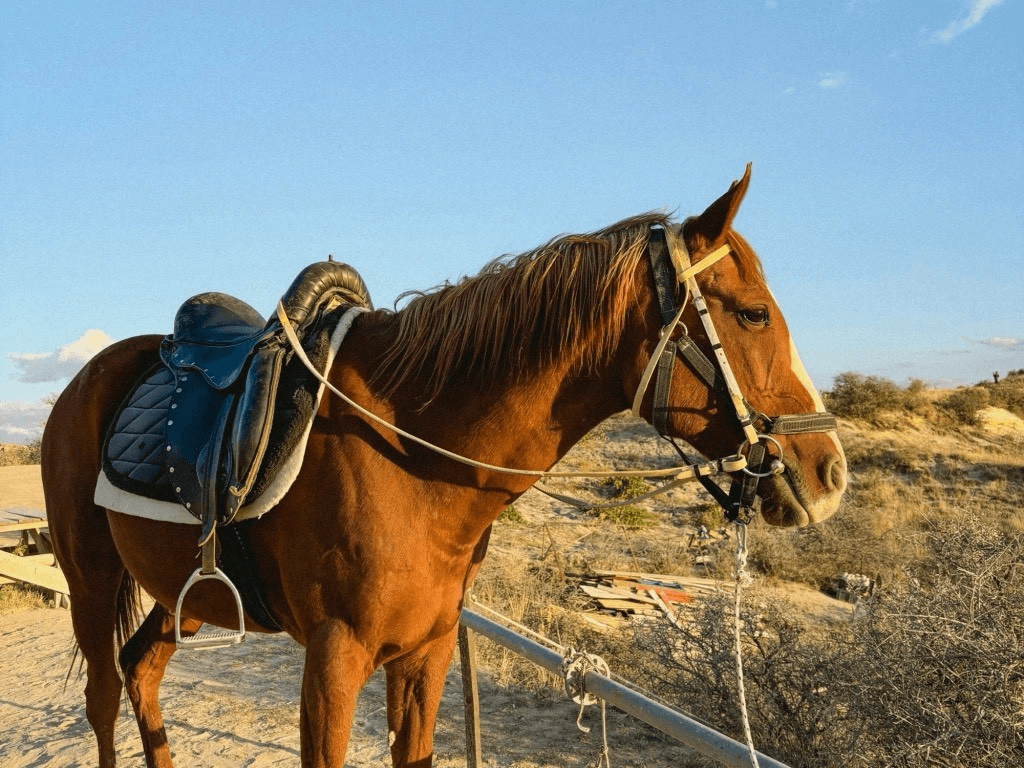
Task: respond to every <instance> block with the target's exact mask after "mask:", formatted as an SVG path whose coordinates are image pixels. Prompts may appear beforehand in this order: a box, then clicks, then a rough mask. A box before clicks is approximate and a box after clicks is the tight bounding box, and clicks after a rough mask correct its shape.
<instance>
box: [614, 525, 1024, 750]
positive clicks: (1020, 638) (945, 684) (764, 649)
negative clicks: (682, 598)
mask: <svg viewBox="0 0 1024 768" xmlns="http://www.w3.org/2000/svg"><path fill="white" fill-rule="evenodd" d="M928 544H929V546H930V547H931V549H932V550H933V552H934V554H935V560H934V565H933V566H929V567H927V568H920V569H917V570H916V571H915V573H916V575H917V578H902V579H898V580H896V581H894V582H891V583H887V585H886V587H885V588H884V589H883V590H881V591H879V592H876V595H875V597H873V598H872V599H871V600H870V601H869V602H865V603H861V604H860V605H859V606H858V616H859V618H858V619H856V620H855V621H854V622H853V623H851V624H850V625H847V626H834V627H833V628H832V629H831V630H830V631H828V632H826V633H820V632H813V631H811V630H809V629H808V628H807V626H806V624H804V623H803V622H800V621H796V620H794V619H793V616H794V615H795V614H796V610H795V609H794V608H793V606H791V605H790V604H788V603H787V602H786V601H785V600H778V599H769V598H765V597H763V596H761V595H759V594H758V592H757V591H756V589H751V590H748V592H747V593H746V594H745V596H744V601H743V608H742V611H741V628H742V635H743V653H744V658H743V663H744V686H745V690H746V696H747V702H748V709H749V713H750V718H751V727H752V730H753V734H754V741H755V744H756V745H757V746H758V748H759V749H760V750H761V751H763V752H766V753H768V754H771V755H773V756H775V757H777V758H779V759H781V760H783V761H785V762H787V763H788V764H790V765H792V766H794V768H800V767H801V766H808V767H810V766H816V767H817V768H831V767H832V766H836V767H838V766H858V768H859V767H861V766H864V767H866V766H877V765H884V766H900V767H901V768H925V767H926V766H935V765H950V766H951V765H964V766H967V765H970V766H972V767H973V768H997V767H998V768H1002V767H1003V766H1006V765H1021V764H1024V739H1022V736H1021V734H1022V733H1024V710H1022V708H1021V701H1022V700H1024V616H1022V615H1021V612H1020V609H1019V606H1020V601H1021V598H1022V597H1024V559H1022V556H1024V536H1017V537H1016V538H1013V539H1010V540H1009V542H1008V540H1007V539H1006V538H1005V536H1004V535H1003V534H1002V533H1000V531H999V530H998V528H996V527H994V526H991V525H987V524H986V523H985V522H983V521H981V520H979V519H977V518H976V517H974V516H973V514H972V513H964V514H961V515H960V516H956V517H950V518H944V519H940V520H936V521H934V522H933V524H932V525H931V528H930V530H929V532H928ZM731 601H732V597H731V596H730V595H720V596H712V597H709V598H707V599H702V600H701V601H700V602H697V603H693V604H691V605H690V606H689V607H688V609H687V611H686V620H687V621H686V623H685V624H684V625H683V626H682V627H680V628H675V627H671V626H668V625H666V624H652V625H645V626H642V627H639V628H638V629H637V630H636V636H635V644H636V646H637V648H638V649H639V650H640V651H642V653H641V654H639V655H638V656H637V658H638V659H640V662H637V663H634V664H632V665H631V672H632V673H633V676H634V678H635V679H636V681H637V682H638V683H639V684H640V685H641V686H643V687H644V688H646V689H648V690H651V691H653V692H655V693H656V694H657V695H659V696H662V697H664V698H666V699H667V700H669V701H670V702H673V703H674V704H675V705H676V706H678V707H680V708H682V709H684V710H686V709H688V708H693V709H698V708H699V709H698V713H699V715H700V717H701V718H702V719H703V720H705V721H707V722H709V723H710V724H712V725H713V726H714V727H716V728H719V729H721V730H723V731H725V732H727V733H729V734H730V735H732V736H733V737H734V738H738V739H739V738H741V736H740V720H739V711H738V705H737V701H738V693H737V684H736V675H735V662H734V659H733V656H732V647H733V632H734V621H735V620H734V616H733V613H732V605H731Z"/></svg>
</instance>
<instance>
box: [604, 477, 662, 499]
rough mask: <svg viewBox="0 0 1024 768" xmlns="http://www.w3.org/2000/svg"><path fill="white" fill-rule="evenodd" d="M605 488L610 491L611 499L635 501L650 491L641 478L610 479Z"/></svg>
mask: <svg viewBox="0 0 1024 768" xmlns="http://www.w3.org/2000/svg"><path fill="white" fill-rule="evenodd" d="M605 486H606V487H607V488H608V489H609V490H610V491H611V496H612V498H613V499H635V498H636V497H637V496H643V495H644V494H645V493H647V492H648V491H650V490H651V486H650V485H648V484H647V483H646V482H645V481H644V479H643V478H641V477H610V478H608V480H606V481H605Z"/></svg>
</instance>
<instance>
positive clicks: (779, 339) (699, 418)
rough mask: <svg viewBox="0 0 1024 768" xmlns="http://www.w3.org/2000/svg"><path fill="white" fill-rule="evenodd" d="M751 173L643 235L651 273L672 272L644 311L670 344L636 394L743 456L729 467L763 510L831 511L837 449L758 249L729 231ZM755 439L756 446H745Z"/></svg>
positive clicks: (785, 520)
mask: <svg viewBox="0 0 1024 768" xmlns="http://www.w3.org/2000/svg"><path fill="white" fill-rule="evenodd" d="M749 179H750V167H749V166H748V167H747V170H746V173H745V174H744V176H743V178H742V179H741V180H740V181H738V182H734V183H733V185H732V186H731V188H730V189H729V191H728V192H726V194H724V195H723V196H722V197H721V198H719V199H718V200H716V201H715V202H714V203H712V204H711V206H709V207H708V209H707V210H706V211H704V213H702V214H701V215H700V216H697V217H695V218H692V219H689V220H687V221H686V222H685V223H684V225H683V226H682V227H680V228H675V229H673V228H669V229H667V230H666V232H665V235H664V237H661V238H660V242H664V243H665V245H664V246H660V247H659V240H658V238H656V237H655V236H653V235H652V243H651V248H652V260H653V272H654V275H655V282H656V284H657V283H658V281H659V276H658V272H659V263H658V259H659V258H661V259H663V261H662V263H661V264H660V267H661V270H660V271H661V272H662V273H663V274H662V276H661V278H660V279H661V282H662V283H664V282H665V277H664V275H665V274H669V275H671V274H672V273H674V275H675V279H671V278H670V280H671V282H670V284H669V288H667V289H666V288H665V287H663V286H662V287H660V288H659V289H658V292H659V293H660V299H661V300H660V304H661V307H660V308H659V306H658V304H659V302H658V301H655V302H654V304H655V307H654V309H653V310H651V311H652V312H654V313H658V314H659V315H660V318H659V322H658V325H659V326H665V325H673V326H674V327H673V330H672V332H671V336H670V337H671V339H672V340H673V341H675V342H677V349H675V350H673V348H672V347H669V353H668V354H664V353H663V354H660V355H658V357H659V358H661V359H663V360H665V363H663V365H662V368H663V370H662V371H661V372H660V373H657V374H655V372H656V371H657V367H656V365H654V364H652V365H649V366H647V373H648V375H649V376H651V377H652V380H651V381H650V382H649V383H648V382H646V381H645V382H643V384H642V385H641V386H640V387H639V389H640V390H642V391H641V393H640V394H639V395H638V397H637V400H636V405H637V406H639V407H638V408H637V410H638V412H639V413H641V414H642V415H643V416H645V417H646V418H648V419H649V420H651V421H653V422H654V423H655V426H657V427H658V428H659V429H660V430H661V431H662V432H664V433H665V434H667V435H670V436H677V437H681V438H683V439H685V440H686V441H687V442H689V443H690V444H691V445H693V446H694V447H695V448H697V450H699V451H701V453H703V454H705V455H706V456H708V457H712V458H719V457H723V456H728V455H732V454H736V453H737V452H739V453H741V454H743V455H744V456H747V457H748V458H749V459H750V465H749V466H748V468H747V470H748V471H747V472H746V473H736V477H737V478H738V479H740V480H745V481H746V483H747V484H748V486H749V491H748V495H749V496H750V497H751V500H752V496H753V490H754V489H755V488H756V492H757V496H758V497H759V499H760V509H761V513H762V515H763V517H764V518H765V520H766V521H768V522H769V523H772V524H775V525H805V524H807V523H813V522H818V521H820V520H823V519H825V518H827V517H828V516H829V515H831V514H832V513H833V512H835V510H836V508H837V506H838V505H839V499H840V497H841V496H842V493H843V491H844V489H845V487H846V458H845V456H844V454H843V450H842V447H841V446H840V444H839V439H838V437H837V435H836V432H835V423H834V420H833V419H832V418H831V417H830V416H828V415H827V414H825V413H824V412H825V408H824V405H823V404H822V401H821V398H820V397H819V395H818V393H817V391H816V390H815V388H814V385H813V384H812V383H811V380H810V378H809V377H808V375H807V373H806V371H805V370H804V367H803V364H802V363H801V362H800V357H799V356H798V354H797V351H796V347H795V346H794V344H793V342H792V340H791V339H790V336H789V330H788V328H787V327H786V321H785V319H784V318H783V316H782V312H781V311H780V309H779V306H778V304H776V302H775V298H774V297H773V296H772V293H771V291H770V290H769V289H768V286H767V284H766V283H765V279H764V274H763V273H762V271H761V266H760V263H759V261H758V259H757V256H756V255H755V253H754V251H753V250H752V249H751V247H750V246H749V245H748V244H747V242H746V241H745V240H744V239H743V238H742V237H740V235H739V234H737V233H736V232H734V231H733V230H732V227H731V225H732V220H733V218H734V216H735V215H736V211H737V210H738V208H739V205H740V202H741V201H742V199H743V196H744V194H745V192H746V189H747V185H748V183H749ZM659 237H660V235H659ZM659 251H663V252H664V255H662V254H661V253H659ZM716 259H717V260H716ZM647 279H648V280H650V278H649V277H648V278H647ZM705 307H706V310H705ZM680 310H682V314H681V317H680V316H679V315H678V314H676V313H678V312H679V311H680ZM676 318H679V319H681V322H679V323H678V324H675V323H674V322H673V321H674V320H675V319H676ZM716 337H717V339H716ZM657 341H658V339H651V338H650V337H649V338H648V342H647V344H645V345H643V346H644V353H643V355H642V359H638V360H636V362H635V365H636V368H635V369H634V372H638V371H639V367H640V366H641V365H645V366H646V365H647V362H648V357H649V356H650V355H651V354H652V351H654V353H655V354H657V351H656V350H655V349H654V347H653V345H655V344H656V343H657ZM697 350H699V351H697ZM673 351H675V354H674V355H673ZM723 358H724V359H723ZM669 374H670V375H669ZM641 378H642V377H641ZM658 390H660V393H659V394H658V395H656V391H658ZM641 398H642V400H641ZM779 417H781V418H779ZM745 422H746V423H745ZM752 443H753V444H760V447H759V448H756V449H754V451H751V450H750V449H751V444H752ZM762 448H763V449H764V458H763V459H760V458H759V456H758V454H759V452H760V451H761V449H762ZM780 462H781V463H780ZM755 475H756V476H755ZM734 491H735V488H734Z"/></svg>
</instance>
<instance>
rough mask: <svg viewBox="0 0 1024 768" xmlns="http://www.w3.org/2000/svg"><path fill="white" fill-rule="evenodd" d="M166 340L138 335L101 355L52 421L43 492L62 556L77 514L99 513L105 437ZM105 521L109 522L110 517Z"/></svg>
mask: <svg viewBox="0 0 1024 768" xmlns="http://www.w3.org/2000/svg"><path fill="white" fill-rule="evenodd" d="M162 338H163V337H162V336H159V335H150V336H134V337H132V338H129V339H125V340H124V341H119V342H116V343H114V344H111V345H110V346H109V347H107V348H106V349H104V350H102V351H101V352H99V353H98V354H97V355H96V356H95V357H93V358H92V359H91V360H90V361H89V362H88V363H86V365H85V366H84V367H83V368H82V370H81V371H79V372H78V375H77V376H75V377H74V378H73V379H72V380H71V382H70V383H69V384H68V385H67V387H65V389H64V391H63V392H62V393H61V395H60V397H59V398H57V402H56V403H54V406H53V410H52V411H51V413H50V416H49V418H48V419H47V421H46V428H45V430H44V432H43V444H42V461H41V463H42V476H43V493H44V495H45V498H46V514H47V518H48V521H49V526H50V531H51V533H52V535H53V538H54V540H55V548H56V549H57V553H58V558H59V557H60V554H61V552H60V550H61V540H62V539H63V538H64V536H65V533H66V532H68V531H70V530H71V528H72V527H73V526H74V524H75V523H74V521H75V519H76V515H78V514H80V513H81V512H83V511H85V510H89V509H94V508H95V505H94V504H93V502H92V497H93V491H94V489H95V486H96V478H97V477H99V472H100V466H101V462H102V459H101V451H102V443H103V435H104V432H105V430H106V426H107V423H108V422H109V420H110V418H111V417H112V416H113V414H114V411H115V410H116V408H117V406H118V405H119V404H120V402H121V401H122V400H123V399H124V397H125V395H126V394H127V392H128V390H129V389H130V387H131V385H132V384H133V383H134V382H135V380H136V379H137V378H138V377H139V375H140V374H141V373H142V372H143V371H145V369H146V368H147V367H148V366H150V365H152V364H153V363H154V362H155V361H156V360H157V355H158V352H159V347H160V340H161V339H162ZM104 519H105V518H104Z"/></svg>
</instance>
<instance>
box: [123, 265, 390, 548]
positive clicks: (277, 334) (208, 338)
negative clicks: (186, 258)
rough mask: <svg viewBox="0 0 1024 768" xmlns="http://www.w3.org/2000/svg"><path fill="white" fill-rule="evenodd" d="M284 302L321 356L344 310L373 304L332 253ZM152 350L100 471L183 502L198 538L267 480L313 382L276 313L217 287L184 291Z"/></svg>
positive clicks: (302, 423) (311, 405) (302, 415)
mask: <svg viewBox="0 0 1024 768" xmlns="http://www.w3.org/2000/svg"><path fill="white" fill-rule="evenodd" d="M281 304H282V306H283V308H284V312H285V314H286V316H287V317H288V319H289V321H290V322H291V324H292V327H293V328H295V329H296V333H297V335H298V337H299V339H300V341H301V342H302V344H303V347H304V348H305V349H306V350H307V353H311V357H312V358H313V359H314V361H316V360H317V358H318V357H319V359H320V361H321V362H323V361H325V360H326V346H327V343H326V342H325V338H329V336H330V331H331V330H332V329H333V326H332V325H331V323H332V322H334V323H335V324H336V322H337V318H338V316H339V314H340V313H341V312H342V311H343V310H344V309H345V308H348V307H350V306H358V307H364V308H366V309H372V303H371V301H370V296H369V291H368V289H367V287H366V284H365V283H364V282H363V280H362V278H361V277H360V276H359V274H358V273H357V272H356V271H355V270H354V269H353V268H352V267H350V266H348V265H347V264H342V263H339V262H334V261H326V262H318V263H315V264H312V265H310V266H309V267H306V269H304V270H303V271H302V272H301V273H300V274H299V275H298V277H296V278H295V281H294V282H293V283H292V285H291V286H290V287H289V289H288V290H287V291H286V292H285V294H284V296H283V297H282V299H281ZM159 357H160V363H158V364H156V365H155V366H154V367H153V368H151V369H149V370H148V371H147V372H146V373H145V374H144V375H143V376H142V377H141V379H140V381H139V382H137V383H136V385H135V386H134V387H133V388H132V390H133V391H132V393H131V394H130V395H129V397H128V398H127V399H126V402H125V403H124V404H123V405H122V408H121V409H120V410H119V412H118V415H117V416H115V418H114V422H113V423H112V424H111V427H110V429H109V431H108V435H107V441H106V446H105V448H104V473H105V474H106V475H107V477H108V479H109V480H110V481H111V483H113V484H115V485H117V487H120V488H122V489H124V490H127V491H129V492H131V493H135V494H139V495H145V496H148V497H149V498H162V499H166V500H176V501H177V502H179V503H180V504H182V505H183V506H184V507H185V508H186V509H187V510H188V511H189V512H190V513H191V514H192V515H193V516H195V517H197V518H198V519H199V521H200V523H201V524H202V534H201V536H200V542H202V541H204V540H205V539H206V538H208V537H209V535H210V533H211V532H212V531H213V529H214V527H215V526H216V525H217V524H218V523H219V524H226V523H229V522H231V520H232V519H233V518H234V516H235V514H236V513H237V512H238V510H239V509H240V508H241V507H242V505H243V504H244V503H245V501H246V499H247V498H248V497H249V495H250V492H253V490H254V487H256V491H255V493H254V494H253V496H254V497H256V496H258V495H259V492H261V490H262V488H264V487H266V486H267V485H268V484H269V483H270V482H271V481H272V480H273V475H274V473H275V472H276V471H277V469H278V468H279V466H280V464H281V463H282V459H281V457H282V456H283V455H285V454H286V453H287V451H288V446H287V445H282V443H288V442H289V441H290V440H292V437H294V436H295V435H297V434H298V433H301V432H302V431H303V430H304V429H305V427H306V425H307V424H308V420H309V419H312V417H313V411H314V410H315V397H314V395H313V394H312V393H314V392H315V391H316V388H315V387H314V386H313V385H312V384H311V383H310V380H311V379H312V377H311V376H310V375H309V373H308V372H307V371H306V370H305V368H304V367H303V366H302V364H301V362H300V361H298V360H297V359H295V357H294V353H293V352H292V350H291V348H290V346H289V343H288V341H287V338H286V337H285V335H284V330H283V328H282V325H281V322H280V321H279V320H278V318H277V317H276V315H275V316H273V317H271V319H270V320H269V321H265V320H264V319H263V317H262V316H261V315H260V314H259V313H258V312H257V311H256V310H255V309H253V308H252V307H251V306H249V305H248V304H246V303H245V302H244V301H241V300H240V299H237V298H235V297H233V296H229V295H227V294H223V293H203V294H199V295H197V296H193V297H192V298H190V299H188V300H187V301H186V302H185V303H184V304H183V305H182V306H181V308H180V309H179V310H178V312H177V315H176V316H175V319H174V331H173V333H172V334H171V335H169V336H166V337H165V338H164V339H163V341H162V342H161V345H160V351H159ZM292 363H294V364H292ZM293 442H294V441H293ZM268 456H269V457H270V458H269V459H268Z"/></svg>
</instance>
